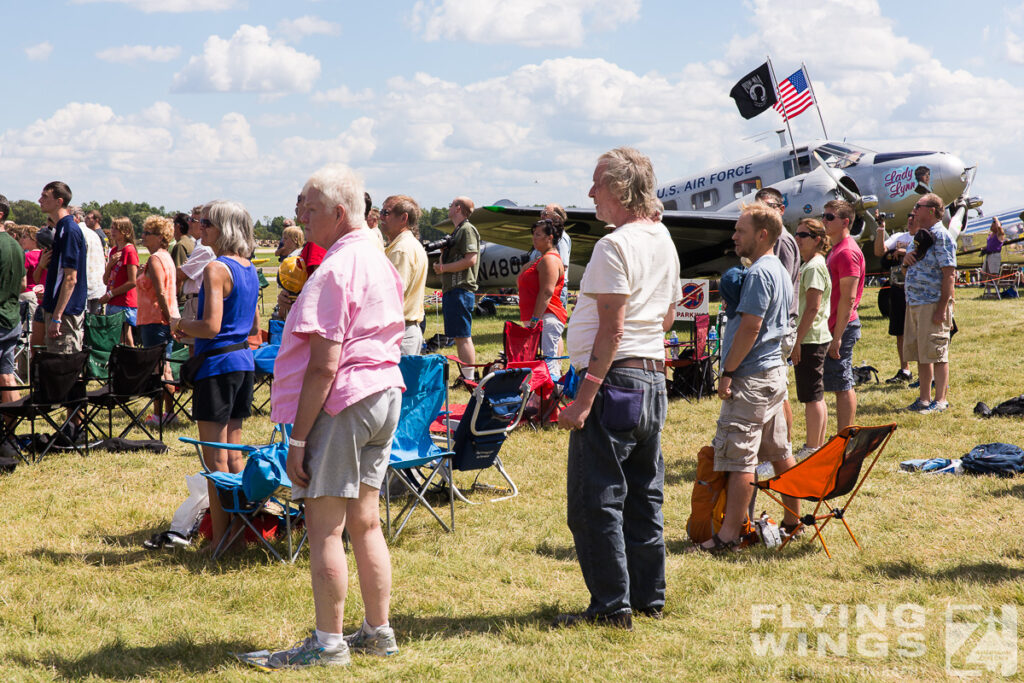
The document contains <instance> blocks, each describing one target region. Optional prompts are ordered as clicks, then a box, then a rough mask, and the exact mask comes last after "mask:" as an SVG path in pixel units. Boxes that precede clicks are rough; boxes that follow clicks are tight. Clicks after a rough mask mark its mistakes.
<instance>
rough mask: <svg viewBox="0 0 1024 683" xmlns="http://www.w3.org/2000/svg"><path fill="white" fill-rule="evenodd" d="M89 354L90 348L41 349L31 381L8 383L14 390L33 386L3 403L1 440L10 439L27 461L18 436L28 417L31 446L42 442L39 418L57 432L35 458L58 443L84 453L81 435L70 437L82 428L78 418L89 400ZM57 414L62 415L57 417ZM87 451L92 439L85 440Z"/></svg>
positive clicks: (0, 407)
mask: <svg viewBox="0 0 1024 683" xmlns="http://www.w3.org/2000/svg"><path fill="white" fill-rule="evenodd" d="M88 357H89V351H88V349H85V350H83V351H79V352H77V353H69V354H65V353H53V352H51V351H37V352H35V353H34V354H33V355H32V361H31V364H32V370H31V372H30V373H29V374H30V375H31V378H32V381H31V382H30V384H29V385H28V386H22V387H8V390H11V391H18V390H24V389H28V390H29V393H28V395H27V396H24V397H22V398H20V399H18V400H17V401H10V402H8V403H0V436H2V438H0V443H4V442H7V443H10V444H11V446H12V447H14V449H15V450H16V451H17V455H18V457H19V458H21V460H22V461H23V462H26V463H27V462H28V455H27V453H26V449H25V448H24V447H23V446H22V444H21V442H20V441H19V440H18V437H17V429H18V426H19V425H20V424H21V423H22V422H24V421H25V420H28V421H29V424H30V429H31V432H30V434H29V436H30V441H29V447H30V448H31V449H32V450H35V449H36V447H37V443H38V439H37V436H36V420H37V419H39V418H42V419H43V420H44V421H45V422H46V423H47V424H48V425H50V427H52V428H53V430H54V434H53V436H52V437H51V438H49V439H48V440H47V441H46V444H45V446H43V449H42V451H40V452H36V453H35V456H34V458H33V459H34V460H35V462H39V461H40V460H42V459H43V458H44V457H46V455H47V454H48V453H49V452H50V450H51V449H53V448H54V447H61V448H72V449H74V450H75V452H77V453H79V454H81V450H80V447H79V444H78V443H77V439H74V438H69V435H70V434H71V433H75V432H77V431H78V430H77V428H76V426H75V425H74V420H75V419H76V418H77V417H78V416H79V415H81V413H82V410H83V409H84V408H85V404H86V397H85V383H84V381H82V372H83V370H84V367H85V363H86V360H87V359H88ZM65 409H66V410H67V411H68V414H67V415H66V416H64V415H63V411H64V410H65ZM55 414H56V415H58V416H60V417H56V418H55V417H54V415H55ZM85 455H89V441H88V439H86V440H85Z"/></svg>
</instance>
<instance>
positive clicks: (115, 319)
mask: <svg viewBox="0 0 1024 683" xmlns="http://www.w3.org/2000/svg"><path fill="white" fill-rule="evenodd" d="M125 317H126V316H125V314H124V312H123V311H118V312H117V313H114V314H113V315H93V314H92V313H89V312H86V314H85V343H84V345H85V346H87V347H89V361H88V362H87V363H86V365H85V376H86V378H88V379H95V380H99V381H100V382H106V381H107V380H108V379H109V378H110V372H109V366H110V352H111V351H113V350H114V347H115V346H117V345H118V344H120V343H121V332H122V330H123V329H124V321H125Z"/></svg>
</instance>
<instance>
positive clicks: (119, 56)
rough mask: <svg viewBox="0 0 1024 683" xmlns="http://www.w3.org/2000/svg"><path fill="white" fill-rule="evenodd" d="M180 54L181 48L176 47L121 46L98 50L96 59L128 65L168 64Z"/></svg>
mask: <svg viewBox="0 0 1024 683" xmlns="http://www.w3.org/2000/svg"><path fill="white" fill-rule="evenodd" d="M180 54H181V48H180V47H178V46H177V45H174V46H160V45H122V46H121V47H108V48H106V49H104V50H100V51H99V52H97V53H96V57H97V58H98V59H102V60H103V61H104V62H116V63H125V64H130V63H132V62H169V61H171V60H172V59H177V57H178V55H180Z"/></svg>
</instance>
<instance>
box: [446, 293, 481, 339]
mask: <svg viewBox="0 0 1024 683" xmlns="http://www.w3.org/2000/svg"><path fill="white" fill-rule="evenodd" d="M475 305H476V298H475V297H474V296H473V292H470V291H469V290H466V289H463V288H462V287H453V288H452V289H449V290H448V291H447V292H445V293H444V294H442V295H441V315H443V316H444V336H446V337H453V338H455V339H461V338H464V337H472V336H473V307H474V306H475Z"/></svg>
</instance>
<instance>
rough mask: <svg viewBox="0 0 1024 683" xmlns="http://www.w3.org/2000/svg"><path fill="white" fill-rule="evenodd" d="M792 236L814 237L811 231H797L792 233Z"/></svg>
mask: <svg viewBox="0 0 1024 683" xmlns="http://www.w3.org/2000/svg"><path fill="white" fill-rule="evenodd" d="M793 236H794V237H799V238H801V239H807V238H808V237H814V233H812V232H798V233H794V235H793Z"/></svg>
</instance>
